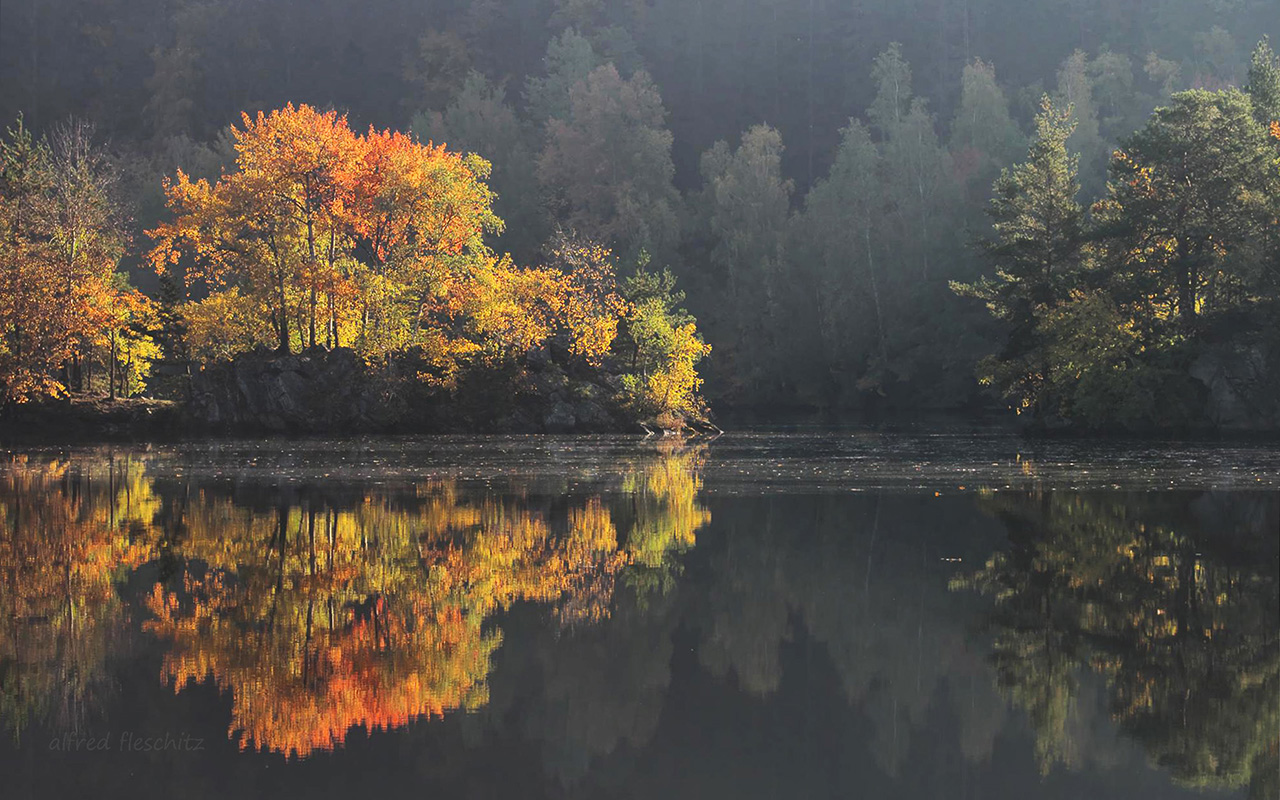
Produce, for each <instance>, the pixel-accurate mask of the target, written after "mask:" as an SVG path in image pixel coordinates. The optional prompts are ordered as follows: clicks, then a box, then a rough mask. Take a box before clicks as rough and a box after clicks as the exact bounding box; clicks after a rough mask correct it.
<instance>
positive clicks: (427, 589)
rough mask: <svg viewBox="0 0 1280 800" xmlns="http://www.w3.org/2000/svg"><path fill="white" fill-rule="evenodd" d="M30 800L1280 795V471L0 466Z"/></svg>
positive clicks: (686, 455)
mask: <svg viewBox="0 0 1280 800" xmlns="http://www.w3.org/2000/svg"><path fill="white" fill-rule="evenodd" d="M0 525H2V530H0V796H3V797H5V798H26V797H36V798H45V797H51V798H57V797H90V796H92V797H98V798H101V797H161V796H163V797H183V798H204V797H273V798H290V797H302V796H307V797H335V798H352V797H356V798H364V797H369V798H377V797H386V796H396V797H399V796H406V795H411V796H414V797H425V798H431V797H442V798H473V797H474V798H490V797H494V798H498V797H502V798H505V797H512V798H539V797H575V798H577V797H581V798H611V797H618V798H631V797H636V798H641V797H643V798H733V799H734V800H739V798H757V797H758V798H766V797H768V798H825V797H860V798H904V799H909V800H916V799H917V798H949V799H956V800H963V799H965V798H974V800H977V799H978V798H1019V800H1021V799H1022V798H1040V797H1043V798H1076V797H1088V798H1102V799H1104V800H1105V799H1108V798H1117V799H1118V798H1166V797H1184V796H1186V797H1192V796H1195V797H1205V796H1210V797H1254V798H1268V799H1270V798H1276V797H1277V796H1280V749H1278V746H1280V594H1278V586H1280V449H1277V448H1276V447H1274V446H1272V447H1268V446H1256V447H1254V446H1248V445H1243V446H1242V445H1212V444H1197V445H1171V444H1134V445H1123V444H1119V445H1117V444H1112V445H1108V446H1102V445H1097V444H1093V445H1090V444H1079V443H1048V444H1038V445H1037V444H1029V443H1027V442H1024V441H1020V440H1018V439H1014V438H1009V437H1005V436H999V435H979V436H974V435H884V434H862V433H839V434H741V435H728V436H725V437H721V438H720V439H718V440H716V441H714V442H711V443H704V444H700V445H683V446H681V445H675V444H669V443H660V442H644V441H641V440H638V439H634V438H549V437H525V438H519V437H517V438H508V437H501V438H435V439H372V440H343V441H305V442H279V441H245V442H217V443H201V444H198V445H186V446H178V447H154V448H127V447H112V448H94V449H78V450H32V451H26V452H8V453H4V454H2V455H0Z"/></svg>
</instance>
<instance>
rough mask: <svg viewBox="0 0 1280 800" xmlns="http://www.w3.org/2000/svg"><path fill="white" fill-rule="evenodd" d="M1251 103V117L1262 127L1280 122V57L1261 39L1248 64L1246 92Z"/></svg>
mask: <svg viewBox="0 0 1280 800" xmlns="http://www.w3.org/2000/svg"><path fill="white" fill-rule="evenodd" d="M1246 91H1248V93H1249V98H1250V99H1251V100H1252V101H1253V115H1254V118H1255V119H1257V120H1258V122H1259V123H1261V124H1262V125H1264V126H1269V125H1270V124H1271V123H1272V122H1276V121H1277V120H1280V57H1278V56H1276V54H1275V51H1273V50H1272V49H1271V42H1270V40H1268V39H1263V40H1262V41H1260V42H1258V46H1257V47H1255V48H1254V50H1253V58H1252V59H1251V60H1250V62H1249V86H1248V89H1247V90H1246Z"/></svg>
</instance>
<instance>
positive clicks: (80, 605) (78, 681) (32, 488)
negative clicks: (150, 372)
mask: <svg viewBox="0 0 1280 800" xmlns="http://www.w3.org/2000/svg"><path fill="white" fill-rule="evenodd" d="M157 507H158V500H157V498H156V496H155V494H154V493H153V492H152V486H151V483H150V482H149V481H148V480H147V479H146V478H145V477H144V475H143V469H142V464H141V463H140V462H137V461H134V460H131V459H124V460H120V461H117V460H116V459H114V458H106V459H102V460H100V461H97V462H95V463H92V464H88V465H83V466H82V467H80V468H77V469H76V470H72V469H70V467H69V465H68V464H67V463H65V462H57V461H50V462H38V463H28V462H27V461H26V460H25V459H19V460H16V461H15V462H14V463H13V464H12V465H10V467H9V468H8V469H5V470H3V471H0V520H2V521H3V525H2V526H0V724H2V725H4V726H5V727H7V728H9V729H10V730H11V731H12V732H13V734H14V736H15V737H20V736H21V735H22V733H23V731H24V730H25V729H26V728H28V727H29V726H30V725H31V723H32V722H33V721H37V720H43V721H47V722H51V723H52V724H55V725H56V726H57V727H59V728H61V729H62V730H65V731H69V732H71V733H73V734H76V733H79V732H81V731H83V730H84V729H85V727H86V724H87V723H89V722H90V721H91V720H92V715H93V712H94V710H95V708H96V707H97V706H98V705H100V703H101V701H102V700H103V696H104V695H106V694H109V693H110V692H111V691H112V688H113V687H112V681H111V679H110V677H109V674H108V671H107V669H106V666H107V662H108V659H109V658H110V657H111V656H112V655H113V654H116V653H119V652H121V651H123V650H125V649H127V647H128V642H129V627H128V625H127V624H126V612H125V608H124V603H123V602H122V600H121V598H120V596H119V594H118V593H117V591H116V588H115V583H116V582H117V581H119V580H122V579H123V577H124V574H125V573H126V572H127V571H128V570H130V569H133V568H135V567H137V566H139V565H140V564H142V563H143V562H144V561H146V560H147V558H148V553H149V548H148V547H147V546H146V544H145V542H144V539H145V537H144V536H143V532H144V531H145V529H146V527H147V526H149V525H150V524H151V521H152V519H153V518H154V516H155V513H156V509H157Z"/></svg>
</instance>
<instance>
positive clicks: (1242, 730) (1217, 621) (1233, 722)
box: [953, 492, 1280, 798]
mask: <svg viewBox="0 0 1280 800" xmlns="http://www.w3.org/2000/svg"><path fill="white" fill-rule="evenodd" d="M980 502H981V503H982V505H983V506H984V507H985V508H986V509H987V510H988V511H989V512H991V513H992V514H994V515H996V516H997V517H998V518H999V519H1001V520H1002V521H1003V522H1004V524H1005V526H1006V528H1007V529H1008V531H1009V535H1010V541H1011V547H1010V549H1009V550H1007V551H1005V552H1000V553H996V554H995V555H993V556H992V557H991V558H990V559H989V560H988V561H987V563H986V565H985V566H984V567H983V568H982V569H980V570H977V571H976V572H974V573H972V574H969V575H965V576H962V577H960V578H957V579H956V580H955V581H953V588H957V589H975V590H977V591H979V592H981V593H982V594H983V595H986V596H987V597H989V598H991V599H992V600H993V601H994V607H993V608H992V609H991V612H990V616H989V619H988V623H989V625H990V627H991V629H992V631H993V635H994V651H993V655H992V662H993V664H994V666H995V669H996V674H997V682H998V684H999V686H1000V688H1001V689H1002V690H1003V691H1004V692H1005V693H1006V695H1007V696H1008V698H1009V699H1010V700H1011V701H1012V702H1013V703H1014V705H1016V706H1017V707H1019V708H1021V709H1023V710H1025V711H1026V713H1027V714H1028V715H1029V717H1030V719H1031V722H1032V724H1033V726H1034V728H1035V731H1036V740H1037V743H1036V752H1037V755H1038V757H1039V760H1040V764H1041V770H1042V771H1045V772H1047V771H1048V770H1049V769H1050V768H1051V767H1052V766H1053V764H1054V763H1057V762H1067V763H1070V762H1071V761H1072V759H1073V757H1074V748H1073V741H1072V737H1071V733H1070V730H1071V729H1070V725H1069V720H1070V717H1071V716H1072V714H1073V713H1074V711H1075V704H1076V699H1077V691H1078V688H1079V679H1080V675H1081V673H1082V672H1083V671H1085V670H1089V671H1092V672H1094V673H1096V674H1098V675H1100V676H1102V677H1103V678H1104V679H1105V681H1106V685H1107V694H1108V699H1109V705H1110V709H1111V712H1112V715H1113V717H1114V719H1115V720H1116V721H1117V722H1118V723H1119V726H1120V728H1121V730H1122V731H1123V732H1124V733H1125V734H1127V735H1128V736H1130V737H1132V738H1133V739H1135V740H1136V741H1138V742H1139V743H1141V744H1142V745H1143V747H1144V748H1145V749H1146V751H1147V753H1148V754H1149V756H1150V758H1151V759H1152V760H1153V761H1154V762H1155V763H1156V764H1158V765H1159V766H1161V767H1162V768H1165V769H1167V770H1168V771H1169V772H1170V773H1171V774H1172V775H1173V776H1174V778H1175V779H1176V780H1178V781H1179V782H1182V783H1184V784H1186V785H1191V786H1197V787H1206V788H1234V787H1241V786H1250V796H1251V797H1258V798H1262V797H1275V796H1277V788H1280V787H1277V786H1276V778H1277V770H1276V768H1275V765H1276V761H1277V758H1278V753H1277V744H1278V733H1277V731H1278V730H1280V594H1278V593H1277V586H1278V585H1280V581H1278V580H1277V554H1276V544H1277V532H1278V531H1280V520H1278V519H1277V509H1276V505H1275V503H1274V497H1271V496H1266V495H1248V494H1242V493H1237V494H1235V495H1233V496H1232V499H1231V501H1230V502H1229V503H1227V502H1225V501H1223V500H1222V498H1221V497H1218V496H1215V495H1212V494H1207V495H1198V496H1195V497H1187V496H1185V495H1181V494H1174V493H1169V494H1168V495H1152V494H1144V495H1137V496H1135V495H1126V494H1121V493H1108V494H1099V495H1079V494H1074V493H1064V492H1044V493H1037V494H1029V495H1027V494H1013V493H987V494H984V495H983V496H982V497H981V500H980Z"/></svg>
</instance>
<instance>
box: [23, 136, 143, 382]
mask: <svg viewBox="0 0 1280 800" xmlns="http://www.w3.org/2000/svg"><path fill="white" fill-rule="evenodd" d="M92 133H93V132H92V129H91V128H89V127H88V126H87V125H85V124H82V123H68V124H66V125H64V126H62V127H60V128H57V129H55V130H54V132H53V133H52V134H51V136H50V137H48V138H47V139H41V140H37V139H35V138H34V137H33V136H32V135H31V133H30V132H29V131H28V130H27V129H26V128H25V127H24V126H23V124H22V120H21V118H19V119H18V122H17V123H16V125H15V126H14V127H13V128H11V129H10V130H9V131H8V136H7V138H6V140H5V141H3V142H0V242H3V245H2V246H0V403H14V402H16V403H21V402H26V401H28V400H36V399H40V398H42V397H50V396H59V395H63V394H66V393H67V391H68V390H69V389H84V388H89V387H91V386H92V384H93V380H92V378H93V374H92V370H93V366H94V364H95V363H96V364H101V365H102V366H103V367H105V368H106V369H105V371H107V372H109V373H110V375H111V379H110V382H109V388H110V389H111V390H112V391H113V393H114V390H115V389H116V388H117V387H119V386H120V382H119V381H118V380H116V376H117V375H118V368H119V367H120V361H119V358H118V357H119V356H120V355H121V350H120V349H119V348H117V347H113V346H112V343H113V342H115V343H116V344H119V342H118V340H117V338H116V337H114V335H113V333H112V331H117V332H118V331H119V329H120V326H119V324H118V323H120V322H121V318H122V315H124V316H125V317H127V318H128V319H127V320H126V322H128V323H129V324H130V325H132V326H133V328H134V329H136V328H138V326H139V325H140V324H141V323H142V322H143V320H142V318H141V316H140V315H138V314H135V313H133V312H134V311H137V310H139V309H141V308H142V307H143V306H144V305H145V299H144V298H142V296H141V295H140V294H138V292H137V291H136V290H134V289H133V288H132V287H130V286H129V285H128V282H127V281H125V280H124V279H123V277H122V276H120V275H119V274H117V273H116V266H117V264H118V263H119V260H120V258H121V256H122V255H123V254H124V251H125V247H126V245H127V240H128V237H127V236H126V234H125V232H124V225H123V219H122V215H121V214H120V212H119V209H118V207H117V205H116V203H115V201H114V198H113V194H114V191H113V183H114V176H113V173H112V170H111V166H110V164H109V163H108V162H107V160H106V158H105V156H104V155H103V154H102V152H101V151H100V150H98V149H97V148H96V147H95V146H94V145H93V142H92ZM143 337H144V334H142V333H139V334H138V335H137V336H135V337H134V338H135V339H136V340H137V341H138V342H141V340H142V338H143ZM131 352H132V354H133V356H135V358H136V359H137V360H136V361H135V363H134V365H133V366H134V367H135V368H136V369H137V370H139V371H144V370H145V366H144V365H143V364H142V363H141V359H143V358H150V357H151V353H150V351H147V350H146V349H145V348H136V347H135V348H133V349H132V351H131ZM133 388H135V389H136V388H139V387H138V386H134V387H133ZM125 390H126V392H128V391H129V387H128V386H126V387H125Z"/></svg>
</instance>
